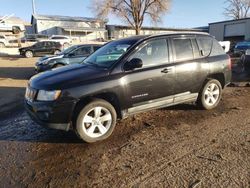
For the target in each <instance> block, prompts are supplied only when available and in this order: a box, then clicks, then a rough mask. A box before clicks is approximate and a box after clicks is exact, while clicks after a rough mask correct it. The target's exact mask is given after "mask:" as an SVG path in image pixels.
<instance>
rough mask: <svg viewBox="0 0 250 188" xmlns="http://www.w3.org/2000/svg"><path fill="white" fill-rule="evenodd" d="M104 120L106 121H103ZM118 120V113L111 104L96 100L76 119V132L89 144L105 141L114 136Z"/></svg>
mask: <svg viewBox="0 0 250 188" xmlns="http://www.w3.org/2000/svg"><path fill="white" fill-rule="evenodd" d="M104 117H105V118H106V119H105V118H104ZM102 118H104V119H105V120H104V121H102ZM116 118H117V114H116V111H115V109H114V107H113V106H112V105H111V104H110V103H108V102H107V101H105V100H102V99H97V100H94V101H92V102H90V103H89V104H87V105H86V106H85V107H84V108H83V109H82V110H81V111H80V113H79V115H78V117H77V119H76V132H77V134H78V136H79V137H80V138H81V139H82V140H84V141H85V142H88V143H93V142H97V141H101V140H104V139H106V138H108V137H109V136H110V135H111V134H112V132H113V130H114V128H115V125H116Z"/></svg>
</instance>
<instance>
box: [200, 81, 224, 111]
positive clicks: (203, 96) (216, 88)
mask: <svg viewBox="0 0 250 188" xmlns="http://www.w3.org/2000/svg"><path fill="white" fill-rule="evenodd" d="M211 90H212V91H211ZM221 95H222V87H221V83H220V82H219V81H218V80H214V79H209V80H207V82H206V84H205V85H204V87H203V88H202V91H201V92H200V93H199V97H198V100H197V103H198V105H199V106H200V107H201V108H202V109H205V110H211V109H214V108H215V107H217V106H218V104H219V102H220V100H221Z"/></svg>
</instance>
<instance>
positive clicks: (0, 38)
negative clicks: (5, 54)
mask: <svg viewBox="0 0 250 188" xmlns="http://www.w3.org/2000/svg"><path fill="white" fill-rule="evenodd" d="M8 45H9V41H8V40H7V38H6V37H5V36H4V35H0V48H5V47H6V46H8Z"/></svg>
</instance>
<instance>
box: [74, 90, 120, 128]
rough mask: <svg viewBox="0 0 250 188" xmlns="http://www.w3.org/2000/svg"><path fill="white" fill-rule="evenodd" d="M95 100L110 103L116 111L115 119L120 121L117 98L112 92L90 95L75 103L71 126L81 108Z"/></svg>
mask: <svg viewBox="0 0 250 188" xmlns="http://www.w3.org/2000/svg"><path fill="white" fill-rule="evenodd" d="M95 99H102V100H105V101H107V102H108V103H110V104H111V105H112V106H113V107H114V109H115V111H116V114H117V118H118V119H122V112H121V108H120V105H119V104H120V103H119V98H118V96H117V95H116V94H115V93H113V92H105V93H99V94H96V95H91V96H87V97H83V98H81V99H80V100H79V101H78V102H77V103H76V105H75V108H74V112H73V117H72V121H73V124H75V121H76V119H77V116H78V114H79V113H80V111H81V110H82V108H83V107H84V106H85V105H87V104H89V103H90V102H92V101H94V100H95Z"/></svg>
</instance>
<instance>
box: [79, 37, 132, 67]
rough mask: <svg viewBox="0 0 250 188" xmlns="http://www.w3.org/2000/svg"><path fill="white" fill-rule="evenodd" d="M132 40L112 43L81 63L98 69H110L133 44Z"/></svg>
mask: <svg viewBox="0 0 250 188" xmlns="http://www.w3.org/2000/svg"><path fill="white" fill-rule="evenodd" d="M135 42H136V41H133V40H122V41H114V42H110V43H108V44H106V45H105V46H103V47H101V48H100V49H98V50H97V51H96V52H94V53H93V54H92V55H90V56H89V57H88V58H86V59H85V60H84V61H83V63H87V64H92V65H95V66H98V67H103V68H109V67H111V66H112V65H113V64H114V63H115V62H116V61H117V60H118V59H119V58H120V57H121V56H122V55H123V54H125V53H126V52H127V51H128V49H129V48H130V47H131V46H132V45H133V44H134V43H135Z"/></svg>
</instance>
